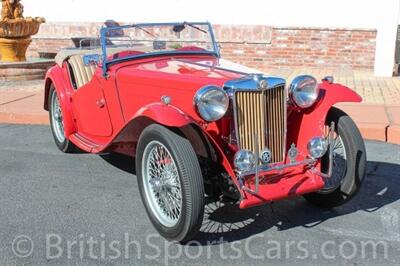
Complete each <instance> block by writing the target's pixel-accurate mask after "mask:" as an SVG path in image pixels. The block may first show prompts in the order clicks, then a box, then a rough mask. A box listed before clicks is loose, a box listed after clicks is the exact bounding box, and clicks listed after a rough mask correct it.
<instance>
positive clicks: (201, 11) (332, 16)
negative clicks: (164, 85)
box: [23, 0, 400, 76]
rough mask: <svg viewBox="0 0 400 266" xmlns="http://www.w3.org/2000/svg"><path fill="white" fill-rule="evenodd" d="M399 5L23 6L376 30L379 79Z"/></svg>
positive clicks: (128, 16) (104, 0) (256, 0)
mask: <svg viewBox="0 0 400 266" xmlns="http://www.w3.org/2000/svg"><path fill="white" fill-rule="evenodd" d="M399 2H400V1H399V0H368V1H363V0H358V1H356V0H353V1H352V0H350V1H349V0H335V1H332V0H331V1H326V0H325V1H321V0H303V1H298V0H271V1H266V0H246V1H234V0H148V1H143V0H140V1H133V0H117V1H110V0H84V1H82V0H62V1H55V0H40V1H37V0H23V4H24V5H25V14H26V15H32V16H44V17H46V18H47V19H48V20H49V21H96V22H102V21H105V20H106V19H114V20H117V21H133V22H139V21H140V22H159V21H183V20H187V21H204V20H208V21H210V22H212V23H218V24H263V25H272V26H305V27H340V28H370V29H377V30H378V36H377V49H376V58H375V73H376V75H380V76H390V75H391V74H392V68H393V62H394V49H395V38H396V29H397V25H398V24H399V23H400V15H399V14H400V3H399Z"/></svg>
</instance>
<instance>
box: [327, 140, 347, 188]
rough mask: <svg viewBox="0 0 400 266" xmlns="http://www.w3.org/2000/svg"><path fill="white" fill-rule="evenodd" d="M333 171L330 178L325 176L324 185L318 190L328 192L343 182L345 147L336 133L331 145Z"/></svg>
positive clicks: (345, 161) (345, 163)
mask: <svg viewBox="0 0 400 266" xmlns="http://www.w3.org/2000/svg"><path fill="white" fill-rule="evenodd" d="M330 148H332V149H333V171H332V176H331V177H330V178H325V180H324V181H325V186H324V188H323V189H322V190H321V191H320V192H321V193H329V192H332V191H333V190H335V189H337V188H338V187H339V186H340V185H341V184H342V182H343V179H344V176H345V175H346V170H347V157H346V149H345V147H344V144H343V140H342V138H341V137H340V136H339V135H338V134H336V136H335V138H334V140H333V145H332V147H330Z"/></svg>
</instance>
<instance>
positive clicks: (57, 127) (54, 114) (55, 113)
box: [51, 90, 65, 143]
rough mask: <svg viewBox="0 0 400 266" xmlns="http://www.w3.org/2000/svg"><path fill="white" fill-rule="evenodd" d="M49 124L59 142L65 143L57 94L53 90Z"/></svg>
mask: <svg viewBox="0 0 400 266" xmlns="http://www.w3.org/2000/svg"><path fill="white" fill-rule="evenodd" d="M51 120H52V121H51V122H52V127H53V132H54V135H55V136H56V138H57V140H58V141H59V142H61V143H62V142H64V141H65V135H64V124H63V119H62V112H61V106H60V102H59V101H58V97H57V93H56V91H55V90H54V91H53V94H52V95H51Z"/></svg>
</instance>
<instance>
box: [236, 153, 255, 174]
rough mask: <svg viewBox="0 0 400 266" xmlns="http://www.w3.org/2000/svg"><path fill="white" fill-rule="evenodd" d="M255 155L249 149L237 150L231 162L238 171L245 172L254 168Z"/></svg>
mask: <svg viewBox="0 0 400 266" xmlns="http://www.w3.org/2000/svg"><path fill="white" fill-rule="evenodd" d="M257 159H258V158H256V156H255V155H254V153H252V152H251V151H249V150H245V149H243V150H239V151H238V152H236V154H235V156H234V158H233V164H234V165H235V168H236V169H237V170H238V171H239V172H246V171H250V170H252V169H254V167H255V166H256V163H257Z"/></svg>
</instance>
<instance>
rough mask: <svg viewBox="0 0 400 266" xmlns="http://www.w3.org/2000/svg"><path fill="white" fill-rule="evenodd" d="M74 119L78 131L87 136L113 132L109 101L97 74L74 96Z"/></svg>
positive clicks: (107, 135) (105, 135)
mask: <svg viewBox="0 0 400 266" xmlns="http://www.w3.org/2000/svg"><path fill="white" fill-rule="evenodd" d="M72 106H73V112H74V119H75V123H76V126H77V128H78V133H79V134H80V135H82V136H87V137H89V138H90V137H109V136H111V135H112V133H113V128H112V124H111V119H110V115H109V112H108V107H107V101H106V99H105V97H104V94H103V88H102V86H101V82H100V81H99V80H98V77H97V75H96V74H95V75H94V77H93V79H92V80H91V81H90V82H89V83H87V84H86V85H84V86H82V87H81V88H78V89H77V91H76V92H75V93H74V95H73V97H72Z"/></svg>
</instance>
